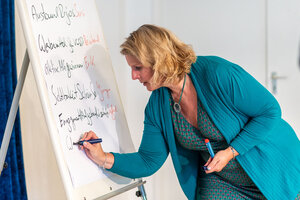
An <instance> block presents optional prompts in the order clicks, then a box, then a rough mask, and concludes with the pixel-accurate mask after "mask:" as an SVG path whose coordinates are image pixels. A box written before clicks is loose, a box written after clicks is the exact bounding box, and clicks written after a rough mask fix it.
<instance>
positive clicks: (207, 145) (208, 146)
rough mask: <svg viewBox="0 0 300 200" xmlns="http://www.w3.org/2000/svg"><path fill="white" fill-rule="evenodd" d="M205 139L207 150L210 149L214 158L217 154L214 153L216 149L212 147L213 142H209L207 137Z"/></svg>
mask: <svg viewBox="0 0 300 200" xmlns="http://www.w3.org/2000/svg"><path fill="white" fill-rule="evenodd" d="M204 141H205V144H206V147H207V150H208V152H209V154H210V156H211V157H212V158H214V156H215V154H214V151H213V149H212V147H211V144H210V142H209V139H205V140H204Z"/></svg>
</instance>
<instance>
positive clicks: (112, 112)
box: [106, 104, 117, 120]
mask: <svg viewBox="0 0 300 200" xmlns="http://www.w3.org/2000/svg"><path fill="white" fill-rule="evenodd" d="M106 107H107V108H108V113H109V115H110V116H111V118H112V120H116V112H117V106H115V105H112V104H110V105H109V104H107V105H106Z"/></svg>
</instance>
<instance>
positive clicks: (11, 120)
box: [0, 50, 29, 176]
mask: <svg viewBox="0 0 300 200" xmlns="http://www.w3.org/2000/svg"><path fill="white" fill-rule="evenodd" d="M28 65H29V56H28V52H27V50H26V52H25V55H24V58H23V63H22V68H21V72H20V76H19V80H18V83H17V87H16V90H15V92H14V98H13V101H12V104H11V107H10V111H9V115H8V119H7V122H6V127H5V132H4V136H3V139H2V144H1V149H0V176H1V173H2V170H3V167H4V165H5V166H6V167H7V163H4V161H5V157H6V153H7V149H8V145H9V141H10V137H11V133H12V130H13V127H14V124H15V119H16V115H17V111H18V107H19V101H20V96H21V93H22V89H23V85H24V81H25V77H26V74H27V69H28Z"/></svg>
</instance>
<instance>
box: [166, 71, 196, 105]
mask: <svg viewBox="0 0 300 200" xmlns="http://www.w3.org/2000/svg"><path fill="white" fill-rule="evenodd" d="M183 83H184V77H183V78H182V79H181V80H180V81H179V82H178V83H176V84H171V85H169V86H166V87H167V88H169V89H170V90H171V94H172V97H173V99H174V101H176V102H178V101H179V99H180V95H181V92H182V87H183ZM189 85H190V80H189V76H188V75H186V82H185V86H184V90H183V94H182V98H183V97H184V96H185V94H186V93H187V91H188V89H187V88H189Z"/></svg>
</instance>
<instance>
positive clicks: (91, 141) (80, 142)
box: [73, 138, 102, 145]
mask: <svg viewBox="0 0 300 200" xmlns="http://www.w3.org/2000/svg"><path fill="white" fill-rule="evenodd" d="M84 142H89V143H91V144H96V143H100V142H102V139H101V138H98V139H92V140H82V141H78V142H73V145H83V143H84Z"/></svg>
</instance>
